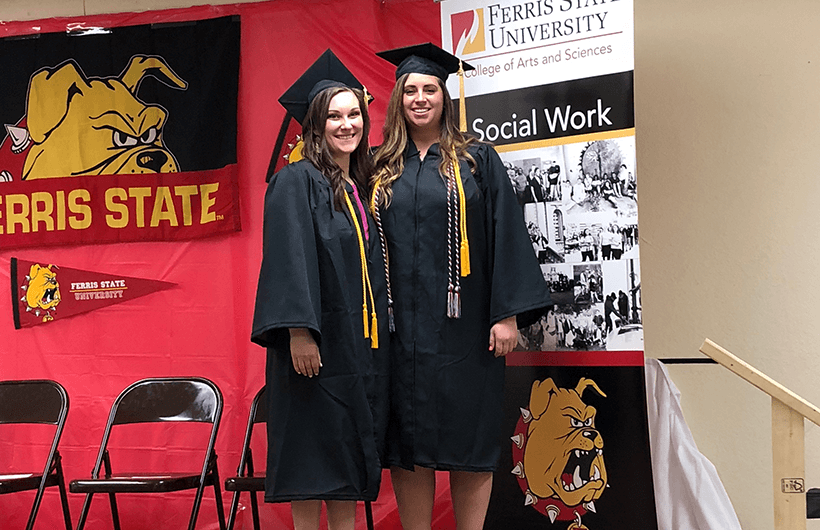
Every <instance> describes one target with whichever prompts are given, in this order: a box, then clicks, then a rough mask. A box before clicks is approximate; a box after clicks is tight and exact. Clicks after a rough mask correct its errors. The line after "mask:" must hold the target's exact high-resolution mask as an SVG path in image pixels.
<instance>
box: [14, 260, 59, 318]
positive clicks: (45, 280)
mask: <svg viewBox="0 0 820 530" xmlns="http://www.w3.org/2000/svg"><path fill="white" fill-rule="evenodd" d="M52 268H55V269H56V268H57V267H56V266H55V265H49V266H48V267H42V266H40V265H38V264H34V265H32V266H31V268H30V269H29V273H28V276H26V283H25V285H23V286H22V289H23V290H24V291H25V292H26V294H25V296H23V298H22V299H21V301H22V302H25V303H26V311H27V312H28V311H34V314H35V315H36V316H38V317H39V316H40V315H41V314H43V313H45V315H44V316H43V322H48V321H50V320H54V317H53V316H52V315H51V313H52V312H54V311H56V310H57V305H58V304H59V303H60V283H59V282H58V281H57V273H56V272H54V271H53V270H51V269H52Z"/></svg>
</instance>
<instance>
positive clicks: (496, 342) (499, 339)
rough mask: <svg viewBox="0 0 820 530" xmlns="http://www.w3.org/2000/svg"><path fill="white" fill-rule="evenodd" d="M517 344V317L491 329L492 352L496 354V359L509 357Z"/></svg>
mask: <svg viewBox="0 0 820 530" xmlns="http://www.w3.org/2000/svg"><path fill="white" fill-rule="evenodd" d="M516 344H518V327H517V326H516V322H515V316H511V317H507V318H505V319H504V320H501V321H499V322H496V323H495V324H494V325H493V327H492V328H490V351H491V352H494V353H495V356H496V357H503V356H505V355H507V354H508V353H510V352H511V351H513V348H515V345H516Z"/></svg>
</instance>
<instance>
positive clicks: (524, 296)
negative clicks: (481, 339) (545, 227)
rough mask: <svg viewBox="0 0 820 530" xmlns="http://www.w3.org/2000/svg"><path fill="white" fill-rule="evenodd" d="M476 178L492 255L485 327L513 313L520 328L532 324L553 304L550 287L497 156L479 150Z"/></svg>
mask: <svg viewBox="0 0 820 530" xmlns="http://www.w3.org/2000/svg"><path fill="white" fill-rule="evenodd" d="M476 164H477V172H476V173H477V174H476V179H480V180H481V181H482V188H484V192H485V193H486V197H487V201H486V208H487V209H488V210H489V211H487V213H486V215H487V219H489V220H491V222H490V223H488V224H489V226H488V230H489V232H490V233H489V234H488V241H489V242H490V245H489V249H490V252H491V256H490V259H491V266H492V268H491V270H492V276H491V293H490V323H491V324H495V323H496V322H499V321H501V320H503V319H505V318H507V317H511V316H513V315H516V316H517V317H518V318H517V321H518V322H517V324H518V327H519V328H524V327H527V326H529V325H531V324H533V323H534V322H535V321H537V320H538V319H539V318H540V317H541V316H542V315H543V314H544V313H545V312H546V310H547V308H548V307H549V306H550V305H552V302H551V300H550V294H549V288H548V287H547V283H546V281H545V280H544V277H543V275H542V274H541V268H540V266H539V265H538V260H537V259H536V257H535V253H534V252H533V249H532V243H531V242H530V237H529V234H528V233H527V228H526V225H525V224H524V212H523V211H522V209H521V206H520V205H519V204H518V200H517V199H516V197H515V191H513V188H512V184H511V183H510V180H509V178H508V177H507V171H506V168H505V167H504V164H503V162H502V161H501V158H500V157H499V156H498V153H496V152H495V149H493V148H492V147H491V146H489V145H486V144H480V145H479V146H478V151H477V156H476Z"/></svg>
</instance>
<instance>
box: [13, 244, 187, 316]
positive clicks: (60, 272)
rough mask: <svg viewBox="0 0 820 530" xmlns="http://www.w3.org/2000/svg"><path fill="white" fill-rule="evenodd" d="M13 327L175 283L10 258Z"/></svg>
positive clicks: (160, 289)
mask: <svg viewBox="0 0 820 530" xmlns="http://www.w3.org/2000/svg"><path fill="white" fill-rule="evenodd" d="M10 276H11V295H12V309H13V313H14V327H15V329H21V328H25V327H30V326H36V325H38V324H46V323H49V322H53V321H55V320H62V319H65V318H68V317H71V316H74V315H78V314H80V313H87V312H89V311H93V310H95V309H99V308H101V307H106V306H109V305H114V304H119V303H121V302H126V301H128V300H133V299H134V298H139V297H141V296H145V295H147V294H151V293H153V292H156V291H162V290H165V289H170V288H171V287H173V286H175V285H176V284H174V283H170V282H163V281H159V280H148V279H144V278H132V277H130V276H122V275H116V274H107V273H103V272H93V271H86V270H81V269H72V268H69V267H63V266H59V265H55V264H54V263H50V262H47V261H39V262H38V261H25V260H20V259H17V258H11V274H10Z"/></svg>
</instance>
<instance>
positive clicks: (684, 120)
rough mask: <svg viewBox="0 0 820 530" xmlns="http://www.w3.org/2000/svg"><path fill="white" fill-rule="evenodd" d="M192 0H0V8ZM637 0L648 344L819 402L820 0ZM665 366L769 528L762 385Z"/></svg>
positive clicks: (817, 456)
mask: <svg viewBox="0 0 820 530" xmlns="http://www.w3.org/2000/svg"><path fill="white" fill-rule="evenodd" d="M387 1H390V0H387ZM213 3H225V2H213ZM190 4H192V2H186V1H182V0H180V1H173V2H162V1H158V0H129V1H124V0H41V1H40V2H31V1H30V0H3V1H2V2H0V20H22V19H36V18H44V17H52V16H77V15H83V14H88V15H90V14H98V13H105V12H118V11H141V10H147V9H161V8H170V7H183V6H187V5H190ZM635 4H636V5H635V32H636V34H635V100H636V105H635V109H636V121H637V130H638V137H637V142H638V173H639V193H640V228H641V254H642V267H643V270H642V275H641V276H642V279H643V303H644V321H645V322H644V323H645V332H646V349H647V354H648V355H650V356H655V357H665V356H670V357H687V356H698V355H699V354H698V352H697V350H698V347H699V346H700V344H701V342H702V340H703V338H704V337H709V338H711V339H713V340H715V341H716V342H718V343H719V344H721V345H723V346H724V347H726V348H728V349H730V350H731V351H733V352H734V353H736V354H737V355H740V356H741V357H743V358H744V359H746V360H747V361H748V362H749V363H751V364H753V365H754V366H756V367H758V368H760V369H761V370H763V371H764V372H766V373H767V374H769V375H770V376H771V377H773V378H774V379H776V380H778V381H780V382H781V383H783V384H785V385H786V386H788V387H790V388H791V389H793V390H794V391H795V392H797V393H798V394H800V395H802V396H804V397H806V398H807V399H809V400H811V401H813V402H814V403H820V385H818V384H817V379H818V377H817V374H818V373H820V359H818V358H817V351H818V345H820V318H818V316H820V311H818V307H817V306H818V300H820V281H818V279H817V274H816V265H817V263H818V261H820V242H818V239H819V238H818V235H820V215H818V205H819V204H820V176H818V173H820V171H818V168H817V166H818V163H817V161H816V160H815V158H814V156H815V155H817V154H818V153H820V145H819V144H820V119H819V118H820V116H818V115H820V103H818V94H820V90H819V89H818V87H820V37H818V29H817V22H818V21H820V2H817V1H816V0H802V1H801V0H792V1H790V2H764V1H754V0H752V1H748V0H747V1H740V0H725V1H722V2H714V1H711V0H710V1H707V0H689V1H678V2H671V1H669V0H635ZM669 371H670V373H671V375H672V378H673V379H674V381H675V383H676V384H677V385H678V387H679V389H680V390H681V393H682V402H683V407H684V412H685V414H686V418H687V421H688V423H689V426H690V428H691V429H692V431H693V434H694V436H695V440H696V441H697V443H698V446H699V447H700V449H701V451H702V452H703V453H704V454H706V455H707V456H708V457H709V458H710V459H711V460H712V462H713V463H714V464H715V466H716V467H717V469H718V472H719V473H720V475H721V477H722V479H723V481H724V485H725V486H726V489H727V491H728V492H729V495H730V497H731V498H732V501H733V503H734V505H735V508H736V510H737V512H738V515H739V517H740V520H741V524H742V526H743V528H744V529H745V530H758V529H760V530H762V529H768V528H772V525H773V513H772V504H771V499H772V494H771V438H770V403H769V400H768V399H767V398H766V397H765V396H764V395H763V394H762V393H761V392H760V391H758V390H756V389H755V388H752V387H751V386H750V385H748V384H746V383H745V382H743V381H741V380H740V379H738V378H737V377H735V376H733V375H732V374H730V373H729V372H727V371H726V370H724V369H723V368H720V367H718V366H672V367H670V368H669ZM806 432H807V443H806V445H807V468H808V469H807V485H808V486H812V485H814V486H820V465H818V464H816V463H817V462H820V434H819V433H820V429H818V427H816V426H814V425H807V427H806ZM808 526H809V528H810V529H812V528H815V529H820V521H810V522H809V523H808ZM665 530H674V529H665Z"/></svg>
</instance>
